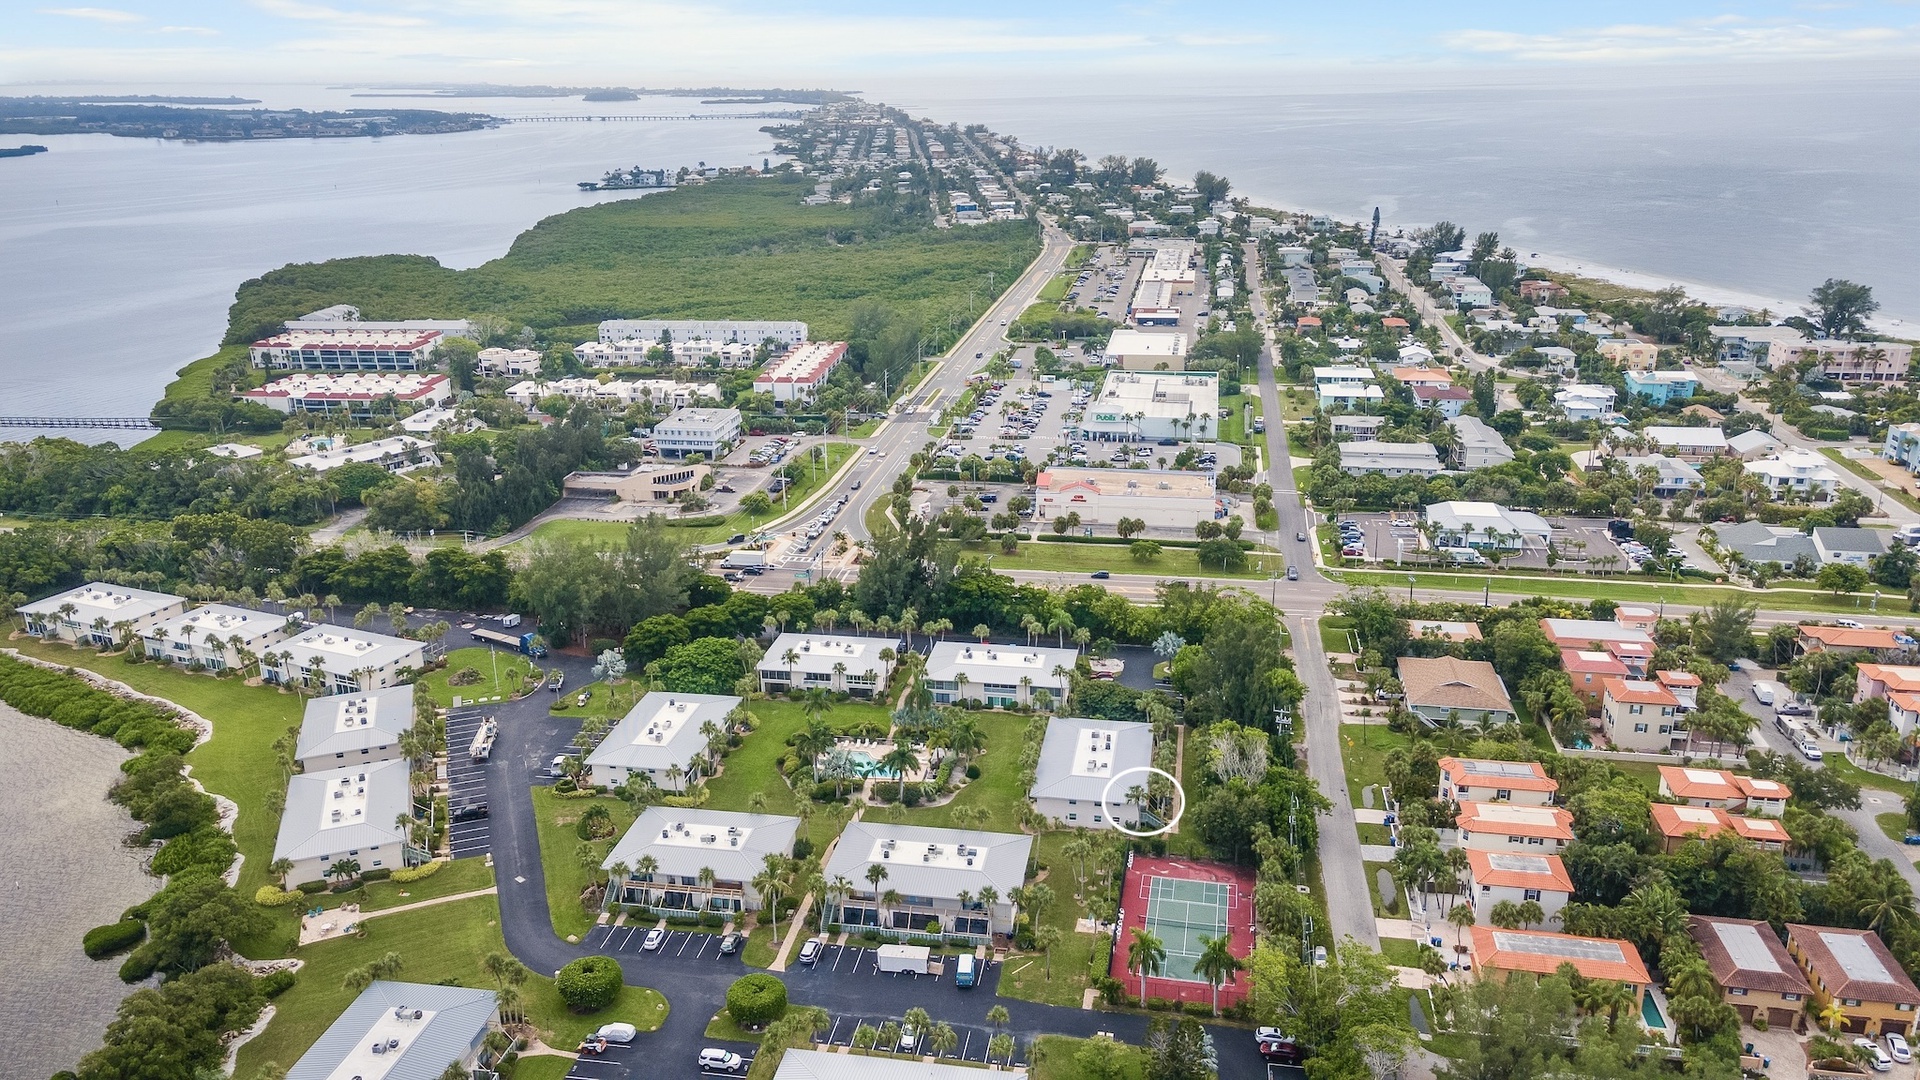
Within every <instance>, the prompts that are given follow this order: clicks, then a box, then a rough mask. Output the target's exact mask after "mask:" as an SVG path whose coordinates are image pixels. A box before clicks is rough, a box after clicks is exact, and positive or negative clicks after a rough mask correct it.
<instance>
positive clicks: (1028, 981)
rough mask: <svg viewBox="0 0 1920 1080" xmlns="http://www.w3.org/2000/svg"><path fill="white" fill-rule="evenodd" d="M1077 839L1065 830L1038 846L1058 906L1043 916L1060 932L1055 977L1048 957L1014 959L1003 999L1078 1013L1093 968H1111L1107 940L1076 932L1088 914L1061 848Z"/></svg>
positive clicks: (1004, 977)
mask: <svg viewBox="0 0 1920 1080" xmlns="http://www.w3.org/2000/svg"><path fill="white" fill-rule="evenodd" d="M984 778H985V777H984V776H983V777H982V779H984ZM1073 837H1074V833H1073V832H1072V831H1071V830H1066V829H1062V830H1058V831H1056V832H1049V833H1045V834H1043V835H1041V836H1040V837H1038V838H1037V839H1036V840H1035V842H1034V857H1035V859H1036V860H1037V861H1038V862H1039V863H1040V865H1042V866H1045V867H1047V868H1048V871H1047V884H1048V886H1049V887H1050V888H1052V889H1053V893H1054V899H1053V903H1051V904H1049V905H1048V906H1047V909H1046V910H1045V911H1044V912H1042V913H1041V914H1042V918H1043V920H1044V923H1045V925H1048V926H1053V927H1057V928H1059V930H1060V943H1059V944H1058V945H1055V946H1054V948H1053V978H1051V979H1049V978H1047V962H1046V958H1045V957H1043V956H1039V955H1034V956H1030V957H1029V956H1022V957H1017V958H1009V959H1008V961H1007V963H1006V966H1005V967H1003V968H1002V969H1001V971H1000V993H1001V995H1002V996H1004V997H1011V998H1020V999H1021V1000H1023V1001H1039V1002H1045V1003H1046V1004H1048V1005H1062V1006H1066V1007H1068V1008H1074V1009H1077V1008H1079V1007H1080V1002H1081V1000H1082V999H1083V998H1084V997H1085V992H1086V989H1087V985H1088V981H1087V976H1088V975H1089V973H1091V972H1092V970H1093V967H1094V965H1095V964H1096V963H1098V964H1099V965H1100V969H1101V971H1102V972H1104V971H1105V969H1106V961H1107V959H1108V956H1109V953H1108V949H1109V940H1108V938H1107V937H1106V936H1105V935H1103V934H1078V933H1075V932H1074V929H1073V925H1074V921H1075V920H1076V919H1077V918H1079V916H1080V915H1081V914H1082V913H1083V911H1084V910H1085V909H1084V908H1083V907H1082V905H1081V903H1080V901H1079V899H1078V898H1077V897H1075V896H1074V895H1073V889H1074V880H1073V867H1072V865H1071V863H1070V862H1069V861H1068V860H1067V858H1066V856H1065V855H1064V854H1062V850H1061V849H1063V848H1064V847H1066V845H1067V842H1068V841H1070V840H1072V839H1073ZM1029 961H1031V962H1029Z"/></svg>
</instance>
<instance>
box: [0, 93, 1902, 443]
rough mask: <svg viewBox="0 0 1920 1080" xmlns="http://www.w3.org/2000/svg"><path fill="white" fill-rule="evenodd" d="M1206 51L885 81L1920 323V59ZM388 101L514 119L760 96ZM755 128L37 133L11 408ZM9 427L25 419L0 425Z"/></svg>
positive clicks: (1359, 214) (1016, 119) (8, 163)
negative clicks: (1306, 64) (1919, 254)
mask: <svg viewBox="0 0 1920 1080" xmlns="http://www.w3.org/2000/svg"><path fill="white" fill-rule="evenodd" d="M1036 70H1038V69H1036ZM1044 74H1045V73H1041V74H1040V75H1036V79H1038V78H1041V77H1044ZM1204 75H1205V73H1188V74H1187V75H1177V74H1176V73H1170V72H1154V71H1150V70H1146V69H1143V70H1142V72H1141V73H1140V77H1138V78H1126V79H1099V78H1049V80H1048V81H1046V82H1037V81H1030V82H1027V83H1021V82H1019V81H1017V80H1015V81H1009V80H1004V79H995V80H974V81H972V82H970V83H969V84H967V85H963V86H953V85H940V84H933V83H927V82H920V83H913V84H885V85H880V86H877V87H876V86H874V85H867V86H866V87H864V89H866V90H868V91H870V93H869V95H868V96H869V97H871V98H874V99H877V100H885V101H887V102H889V103H892V104H899V105H902V106H904V107H906V108H908V109H910V110H911V111H912V112H913V114H914V115H916V116H929V117H932V118H934V119H936V120H939V121H942V122H945V121H950V120H951V121H957V122H961V123H966V122H973V121H979V122H984V123H987V124H989V125H991V126H993V127H995V128H997V129H999V130H1002V131H1005V132H1008V133H1011V134H1014V135H1017V136H1018V137H1020V138H1021V139H1022V140H1023V141H1024V142H1026V143H1028V144H1039V145H1052V146H1073V147H1076V148H1077V149H1079V150H1081V151H1082V152H1083V153H1085V154H1087V155H1088V156H1089V157H1090V158H1093V159H1097V158H1098V157H1100V156H1101V155H1103V154H1109V153H1120V154H1127V155H1145V156H1150V157H1153V158H1155V159H1157V160H1158V161H1160V162H1161V163H1162V164H1163V165H1164V166H1166V167H1167V169H1168V171H1169V173H1170V174H1172V175H1174V176H1176V177H1187V176H1191V175H1192V173H1193V172H1194V171H1195V170H1197V169H1203V168H1204V169H1210V170H1212V171H1214V172H1216V173H1220V174H1223V175H1225V176H1227V177H1228V178H1229V179H1230V180H1231V181H1232V182H1233V184H1234V190H1235V191H1236V192H1240V193H1245V194H1247V195H1249V196H1252V197H1254V198H1255V199H1258V200H1260V201H1262V202H1265V203H1269V204H1277V205H1280V206H1286V207H1300V208H1304V209H1312V210H1319V211H1326V212H1331V213H1336V214H1339V215H1342V216H1344V217H1348V218H1355V219H1358V218H1363V217H1366V216H1368V215H1370V214H1371V213H1372V211H1373V208H1374V207H1376V206H1378V207H1380V208H1381V213H1382V216H1383V218H1384V219H1385V221H1386V222H1387V223H1388V224H1389V225H1392V224H1394V223H1406V224H1425V223H1429V222H1432V221H1434V220H1437V219H1440V218H1450V219H1452V220H1454V221H1456V222H1459V223H1460V224H1462V225H1463V226H1465V227H1467V228H1468V230H1469V231H1470V232H1477V231H1480V230H1483V229H1493V230H1497V231H1498V232H1499V233H1500V234H1501V236H1502V238H1503V239H1504V240H1505V241H1507V242H1508V243H1509V244H1511V245H1512V246H1514V247H1515V248H1516V249H1518V250H1519V251H1520V252H1521V254H1522V255H1523V256H1526V255H1531V254H1532V253H1533V252H1540V253H1542V254H1543V255H1557V256H1564V257H1567V258H1568V259H1569V260H1574V261H1583V262H1590V263H1591V264H1593V265H1595V266H1601V265H1604V266H1609V267H1623V268H1627V269H1630V270H1634V271H1642V272H1645V273H1647V274H1649V275H1651V278H1652V279H1653V280H1656V281H1659V282H1662V283H1664V282H1666V281H1682V282H1689V283H1697V284H1701V285H1704V286H1711V287H1713V288H1714V289H1715V290H1717V291H1718V292H1720V293H1723V294H1725V295H1727V297H1728V298H1729V299H1732V298H1735V297H1737V296H1750V297H1753V298H1755V299H1758V300H1761V301H1764V302H1767V303H1769V304H1771V305H1772V306H1773V307H1774V308H1775V309H1776V310H1779V311H1785V310H1791V309H1792V308H1793V307H1794V306H1796V305H1797V304H1798V303H1799V302H1800V301H1801V300H1802V298H1804V296H1805V295H1806V292H1807V290H1808V289H1809V288H1811V287H1812V286H1813V285H1815V284H1817V283H1818V282H1820V281H1821V280H1823V279H1824V278H1826V277H1829V276H1838V277H1850V278H1853V279H1855V280H1859V281H1864V282H1867V283H1869V284H1871V285H1873V286H1874V287H1875V289H1876V291H1877V293H1878V295H1879V296H1880V298H1881V300H1882V302H1883V303H1884V305H1885V310H1884V312H1883V314H1885V315H1888V316H1895V317H1898V316H1911V317H1920V275H1916V274H1915V273H1913V272H1912V270H1911V259H1912V255H1911V250H1912V248H1913V246H1914V244H1915V242H1916V241H1920V140H1917V139H1913V138H1911V137H1909V136H1908V134H1907V133H1908V130H1909V127H1910V124H1909V118H1910V117H1912V116H1913V115H1915V114H1917V113H1920V79H1916V78H1915V77H1914V76H1912V75H1911V74H1907V73H1904V72H1890V73H1881V72H1874V71H1865V72H1863V71H1859V70H1856V69H1853V68H1847V69H1829V70H1812V69H1798V68H1788V67H1784V66H1782V67H1766V68H1761V67H1755V68H1753V69H1750V70H1745V71H1734V72H1729V71H1726V70H1712V71H1709V72H1707V73H1705V74H1702V73H1699V72H1693V71H1687V70H1681V69H1665V70H1660V71H1655V72H1634V71H1627V70H1606V71H1599V70H1582V71H1571V72H1545V73H1528V72H1516V73H1509V74H1505V75H1501V76H1499V77H1497V78H1494V77H1489V76H1486V75H1474V74H1472V73H1463V72H1460V71H1457V70H1440V69H1433V70H1419V71H1408V72H1404V73H1401V74H1399V75H1397V76H1386V77H1383V76H1382V75H1380V74H1379V73H1377V72H1357V71H1356V72H1352V73H1345V74H1343V73H1331V74H1327V73H1323V74H1321V75H1319V76H1316V77H1315V78H1314V80H1313V81H1312V82H1311V83H1308V82H1306V81H1304V79H1301V78H1295V79H1294V82H1293V83H1292V84H1283V83H1282V82H1281V80H1283V79H1286V78H1289V77H1290V76H1289V75H1288V73H1285V72H1277V73H1276V74H1275V76H1274V80H1273V81H1272V82H1269V83H1264V84H1262V85H1259V86H1247V85H1233V86H1215V87H1203V86H1196V85H1195V84H1194V83H1193V82H1191V81H1189V80H1190V78H1203V77H1204ZM823 81H831V80H823ZM44 89H46V88H31V87H15V88H10V89H9V90H8V92H14V93H31V92H36V90H44ZM67 89H68V91H69V92H70V91H71V88H67ZM102 89H108V88H102ZM118 89H132V90H141V89H144V90H153V89H156V88H154V87H129V88H118ZM166 89H170V90H174V91H176V92H206V93H230V92H238V93H243V94H250V95H252V96H256V97H262V98H265V99H266V101H267V103H268V104H269V105H273V106H290V105H300V106H305V107H309V108H340V107H351V106H355V105H360V106H365V105H368V104H369V103H370V102H369V100H367V99H354V98H351V97H349V96H348V95H347V93H346V92H345V91H342V90H339V89H323V88H319V87H269V88H266V89H264V90H262V89H260V88H249V87H246V86H236V85H221V86H199V87H170V88H166ZM375 100H385V101H391V102H392V103H393V104H395V105H411V104H427V105H434V106H439V107H445V108H451V109H459V108H471V109H475V110H479V111H485V112H492V113H495V114H498V115H513V114H522V115H524V114H529V113H550V112H561V111H569V110H571V111H590V112H600V113H605V112H617V111H632V112H662V111H682V110H699V109H702V108H705V109H708V110H712V111H726V110H732V111H741V110H743V109H745V110H752V109H757V108H759V107H758V106H707V107H702V106H699V105H697V103H691V102H688V101H684V100H680V101H675V100H672V99H648V100H645V101H642V102H636V103H630V104H628V103H618V104H596V105H591V106H589V105H586V104H585V103H582V102H578V101H553V100H540V99H498V98H496V99H464V100H461V101H453V102H417V101H413V100H394V99H375ZM762 123H764V122H763V121H749V120H734V121H702V122H695V123H686V122H683V123H677V124H676V123H652V124H648V123H628V124H528V125H514V126H508V127H505V128H500V129H496V130H491V131H482V132H473V133H467V134H460V135H440V136H407V137H399V138H392V139H381V140H359V139H340V140H326V141H321V142H301V141H287V142H267V143H250V144H207V145H193V144H183V143H162V142H158V141H144V140H131V139H116V138H111V137H108V136H63V137H55V138H52V139H41V140H38V141H42V142H45V143H47V145H49V146H51V147H52V148H53V152H52V153H48V154H40V155H36V156H34V157H30V158H18V159H5V160H0V251H4V252H5V256H6V257H5V258H3V259H0V400H4V401H5V402H6V403H7V404H6V407H5V410H4V411H6V412H14V413H48V414H69V415H71V414H105V413H128V414H144V413H145V412H146V411H147V409H148V408H149V407H150V406H151V404H152V402H153V401H154V399H155V398H157V397H158V396H159V393H160V391H161V389H162V388H163V387H164V386H165V385H166V383H167V382H168V381H169V380H170V379H171V376H172V372H173V371H174V369H176V368H177V367H179V366H180V365H181V364H183V363H185V362H187V361H189V360H191V359H194V358H196V357H199V356H203V355H205V354H206V353H207V352H208V351H210V350H211V349H212V348H213V346H214V345H215V344H216V343H217V342H218V340H219V338H220V335H221V333H222V331H223V330H224V328H225V325H226V308H227V305H228V304H229V303H230V302H231V299H232V296H233V291H234V289H235V287H236V286H238V285H239V283H240V282H242V281H244V280H245V279H247V278H249V277H252V276H254V275H256V274H259V273H261V272H262V271H265V270H269V269H272V268H274V267H277V266H280V265H282V264H284V263H287V262H297V261H309V260H316V259H324V258H331V257H336V256H344V255H367V254H380V253H387V252H415V253H421V254H428V255H433V256H435V257H437V258H439V259H441V260H442V261H443V262H445V263H447V264H448V265H452V266H472V265H475V264H477V263H479V262H482V261H485V260H486V259H489V258H493V257H496V256H498V255H500V254H501V253H503V252H504V251H505V250H506V247H507V245H508V243H509V242H511V240H512V239H513V237H514V236H515V235H516V234H518V233H519V232H521V231H522V230H524V229H526V228H527V227H528V226H530V225H532V224H533V223H534V222H535V221H537V220H539V219H540V218H541V217H543V216H545V215H547V214H552V213H558V212H561V211H563V210H567V209H570V208H572V207H575V206H580V205H583V204H586V203H589V202H594V201H598V200H602V199H606V198H615V197H623V196H619V195H585V194H581V193H580V192H578V191H577V189H575V187H574V184H575V183H576V182H577V181H579V180H582V179H592V178H595V177H597V176H599V175H600V174H601V173H602V172H604V171H606V170H607V169H609V168H613V167H616V166H623V165H636V164H642V165H654V164H658V165H674V166H677V165H680V164H691V163H693V162H696V161H700V160H705V161H707V162H709V163H712V164H725V165H731V164H746V163H752V164H758V163H759V162H760V161H761V160H763V159H764V158H765V157H766V156H768V153H769V151H770V147H771V140H770V139H769V138H768V136H766V135H764V134H762V133H760V132H759V131H758V130H757V129H758V128H759V127H760V126H761V125H762ZM13 141H24V140H13ZM0 142H7V140H4V139H0ZM1908 332H1909V333H1911V331H1910V330H1909V331H1908ZM8 434H11V435H15V436H24V435H31V434H32V433H31V432H25V433H23V432H5V431H0V436H5V435H8Z"/></svg>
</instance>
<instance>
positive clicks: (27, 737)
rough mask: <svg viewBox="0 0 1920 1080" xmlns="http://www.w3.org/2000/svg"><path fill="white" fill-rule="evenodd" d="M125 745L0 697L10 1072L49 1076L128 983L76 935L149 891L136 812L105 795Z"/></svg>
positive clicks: (94, 1042)
mask: <svg viewBox="0 0 1920 1080" xmlns="http://www.w3.org/2000/svg"><path fill="white" fill-rule="evenodd" d="M126 758H127V753H126V751H124V750H122V749H120V747H119V746H118V745H116V744H114V743H112V742H110V741H108V740H106V739H101V738H97V737H95V736H93V735H87V734H83V733H81V732H77V731H74V730H72V729H70V728H64V727H61V726H60V725H58V724H56V723H54V722H52V721H51V720H41V719H39V718H38V717H32V716H27V715H25V714H24V713H21V712H18V711H16V710H14V709H12V708H9V707H8V706H6V705H0V819H4V820H5V821H6V825H7V827H6V828H4V829H0V928H4V930H0V971H4V972H6V978H4V979H0V1016H5V1017H6V1018H7V1019H6V1029H5V1034H4V1035H0V1046H3V1047H5V1048H6V1056H7V1065H6V1069H5V1072H6V1074H7V1075H8V1076H18V1077H42V1076H50V1075H52V1074H53V1073H55V1072H57V1071H59V1070H61V1069H70V1068H72V1067H73V1066H74V1064H75V1063H76V1062H78V1061H79V1059H80V1055H81V1054H83V1053H85V1052H86V1051H88V1050H91V1049H93V1048H94V1047H96V1046H99V1045H100V1032H101V1031H102V1029H104V1028H105V1027H106V1025H107V1022H108V1021H110V1020H112V1019H113V1014H114V1010H115V1009H116V1008H117V1007H118V1006H119V1004H120V999H121V998H123V997H125V996H126V995H127V993H128V991H129V989H130V988H129V987H128V986H127V985H126V984H125V983H123V982H121V981H120V975H119V970H120V961H119V960H117V959H115V960H102V961H98V962H95V961H92V960H89V959H87V957H86V954H85V953H82V952H81V951H80V938H81V936H82V935H84V934H85V933H86V932H87V931H88V930H90V929H92V928H93V927H95V926H99V925H101V924H102V923H109V922H113V921H115V920H117V919H118V918H119V917H120V913H121V912H123V911H125V910H126V909H127V908H129V907H131V906H133V905H134V904H137V903H139V902H141V901H142V900H145V899H146V898H147V897H149V896H151V895H153V892H154V889H155V888H156V886H157V885H158V881H157V879H155V878H152V877H148V876H147V874H146V873H145V871H143V870H142V869H141V861H142V859H143V858H144V857H145V849H133V848H128V847H126V846H124V845H122V844H121V842H120V840H121V838H122V837H124V836H126V835H127V834H128V833H130V832H132V831H133V830H134V829H135V828H136V827H137V823H136V822H135V821H134V820H133V819H132V818H131V817H129V816H127V813H126V811H124V810H122V809H120V808H119V807H118V806H115V805H114V804H113V803H110V802H108V801H107V799H106V794H107V789H108V788H109V787H111V786H112V785H113V782H114V780H116V779H118V778H119V776H120V763H121V762H122V761H124V760H126Z"/></svg>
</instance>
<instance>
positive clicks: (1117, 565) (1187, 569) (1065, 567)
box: [967, 541, 1283, 581]
mask: <svg viewBox="0 0 1920 1080" xmlns="http://www.w3.org/2000/svg"><path fill="white" fill-rule="evenodd" d="M967 550H968V553H969V554H974V555H979V556H981V557H982V558H984V557H986V556H989V555H991V556H993V568H994V569H996V570H1041V571H1048V570H1051V571H1056V572H1059V573H1062V574H1072V575H1074V576H1076V577H1084V576H1085V575H1087V574H1090V573H1092V572H1093V571H1095V570H1106V571H1109V572H1111V573H1115V574H1139V575H1144V576H1147V577H1164V578H1194V577H1212V578H1218V577H1229V578H1246V579H1249V580H1256V581H1257V580H1261V579H1264V578H1265V577H1267V571H1266V570H1264V569H1260V567H1262V566H1271V567H1273V568H1275V569H1277V568H1278V567H1279V566H1281V565H1282V564H1283V560H1282V558H1281V556H1278V555H1273V554H1263V553H1261V552H1257V551H1249V552H1247V566H1248V569H1246V570H1241V571H1238V572H1236V573H1225V572H1223V571H1220V570H1209V569H1202V568H1201V566H1200V560H1199V558H1198V557H1197V556H1196V555H1195V554H1194V549H1193V548H1185V547H1162V548H1161V549H1160V554H1159V555H1158V556H1156V557H1154V558H1152V559H1149V560H1147V561H1146V562H1141V561H1139V560H1138V559H1135V558H1134V557H1133V555H1132V554H1131V553H1130V552H1129V551H1128V550H1127V545H1125V544H1075V543H1071V542H1065V543H1047V542H1044V541H1041V542H1035V541H1022V542H1021V544H1020V550H1019V551H1017V552H1015V553H1014V554H1012V555H1007V554H1004V553H1002V552H1001V551H1000V547H999V545H998V544H972V545H968V548H967Z"/></svg>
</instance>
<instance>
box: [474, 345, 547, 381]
mask: <svg viewBox="0 0 1920 1080" xmlns="http://www.w3.org/2000/svg"><path fill="white" fill-rule="evenodd" d="M544 359H545V357H543V356H541V355H540V351H539V350H538V349H481V350H480V355H479V356H478V357H477V358H475V362H476V363H477V364H478V365H479V370H480V372H481V373H482V374H485V375H535V374H538V373H539V371H540V362H541V361H542V360H544Z"/></svg>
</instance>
